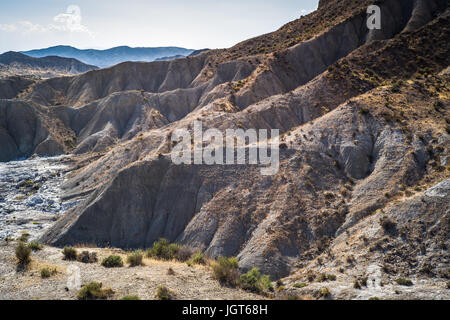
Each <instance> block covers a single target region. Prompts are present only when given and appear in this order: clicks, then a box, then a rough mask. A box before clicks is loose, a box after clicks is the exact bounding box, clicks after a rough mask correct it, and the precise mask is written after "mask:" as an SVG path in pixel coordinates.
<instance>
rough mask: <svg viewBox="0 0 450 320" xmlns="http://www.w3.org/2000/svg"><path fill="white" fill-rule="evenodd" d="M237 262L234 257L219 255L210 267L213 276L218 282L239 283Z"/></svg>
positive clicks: (234, 284)
mask: <svg viewBox="0 0 450 320" xmlns="http://www.w3.org/2000/svg"><path fill="white" fill-rule="evenodd" d="M238 268H239V263H238V260H237V259H236V258H235V257H230V258H226V257H219V259H217V261H216V262H213V264H212V269H213V273H214V278H216V279H217V280H218V281H219V282H220V283H222V284H226V285H229V286H233V287H234V286H237V285H238V284H239V276H240V273H239V270H238Z"/></svg>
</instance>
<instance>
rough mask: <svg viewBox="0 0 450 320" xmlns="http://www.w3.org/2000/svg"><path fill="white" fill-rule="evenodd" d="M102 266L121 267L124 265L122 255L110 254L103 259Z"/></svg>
mask: <svg viewBox="0 0 450 320" xmlns="http://www.w3.org/2000/svg"><path fill="white" fill-rule="evenodd" d="M102 266H104V267H105V268H120V267H123V261H122V258H121V257H120V256H109V257H108V258H105V259H103V261H102Z"/></svg>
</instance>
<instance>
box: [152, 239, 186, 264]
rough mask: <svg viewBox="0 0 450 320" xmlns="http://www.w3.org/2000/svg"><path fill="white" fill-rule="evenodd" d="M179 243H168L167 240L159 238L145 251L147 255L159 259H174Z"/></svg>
mask: <svg viewBox="0 0 450 320" xmlns="http://www.w3.org/2000/svg"><path fill="white" fill-rule="evenodd" d="M180 248H181V247H180V245H178V244H175V243H170V244H169V240H167V239H164V238H161V239H159V240H158V241H156V242H155V243H154V244H153V247H152V248H150V249H148V250H147V252H146V255H147V257H149V258H156V259H161V260H172V259H175V257H176V255H177V253H178V252H179V251H180Z"/></svg>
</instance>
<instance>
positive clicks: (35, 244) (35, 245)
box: [28, 241, 44, 251]
mask: <svg viewBox="0 0 450 320" xmlns="http://www.w3.org/2000/svg"><path fill="white" fill-rule="evenodd" d="M43 247H44V246H43V245H42V244H40V243H39V242H37V241H32V242H30V243H29V244H28V248H30V249H31V250H32V251H39V250H42V248H43Z"/></svg>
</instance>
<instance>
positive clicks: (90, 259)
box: [77, 251, 98, 263]
mask: <svg viewBox="0 0 450 320" xmlns="http://www.w3.org/2000/svg"><path fill="white" fill-rule="evenodd" d="M77 261H79V262H83V263H95V262H97V261H98V259H97V253H95V252H89V251H83V252H81V253H80V254H78V255H77Z"/></svg>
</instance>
